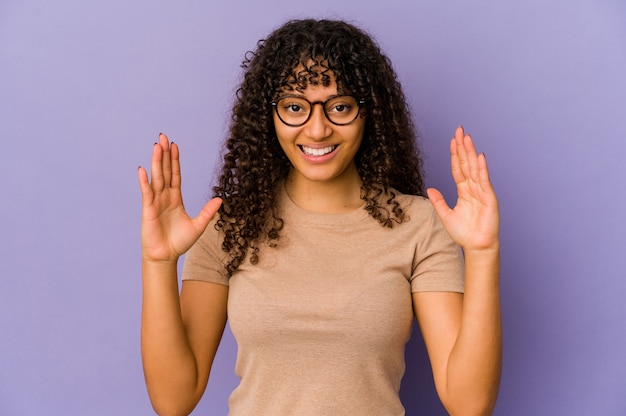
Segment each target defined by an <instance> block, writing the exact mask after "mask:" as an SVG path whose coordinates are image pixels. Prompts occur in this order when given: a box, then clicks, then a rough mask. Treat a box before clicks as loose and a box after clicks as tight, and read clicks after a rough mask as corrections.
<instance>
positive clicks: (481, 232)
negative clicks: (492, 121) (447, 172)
mask: <svg viewBox="0 0 626 416" xmlns="http://www.w3.org/2000/svg"><path fill="white" fill-rule="evenodd" d="M450 156H451V166H452V176H453V178H454V182H455V183H456V186H457V192H458V199H457V202H456V206H455V207H454V208H450V207H449V206H448V205H447V204H446V202H445V200H444V199H443V196H442V195H441V193H440V192H439V191H437V190H436V189H429V190H428V196H429V198H430V200H431V202H432V204H433V207H434V208H435V210H436V211H437V214H438V215H439V217H440V218H441V222H442V223H443V225H444V227H445V228H446V230H447V231H448V234H450V236H451V237H452V239H454V241H456V242H457V243H458V244H459V245H461V246H462V247H463V248H464V249H465V250H474V249H475V250H480V249H486V248H491V247H493V246H494V245H495V244H497V243H498V233H499V213H498V200H497V198H496V195H495V192H494V190H493V187H492V185H491V182H490V180H489V172H488V170H487V161H486V160H485V156H484V154H480V155H478V154H477V153H476V149H475V148H474V144H473V142H472V139H471V137H470V136H469V135H465V133H464V131H463V128H462V127H460V126H459V127H458V128H457V130H456V132H455V135H454V138H453V139H452V142H451V143H450Z"/></svg>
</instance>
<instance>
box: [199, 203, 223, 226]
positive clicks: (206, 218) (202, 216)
mask: <svg viewBox="0 0 626 416" xmlns="http://www.w3.org/2000/svg"><path fill="white" fill-rule="evenodd" d="M220 205H222V199H221V198H213V199H211V200H210V201H209V202H207V203H206V204H205V205H204V207H203V208H202V210H201V211H200V213H199V214H198V216H197V217H196V218H194V219H193V222H194V224H195V226H196V228H197V229H198V231H199V232H203V231H204V229H205V228H206V226H207V225H209V222H210V221H211V219H213V217H214V216H215V213H216V212H217V210H218V209H219V208H220Z"/></svg>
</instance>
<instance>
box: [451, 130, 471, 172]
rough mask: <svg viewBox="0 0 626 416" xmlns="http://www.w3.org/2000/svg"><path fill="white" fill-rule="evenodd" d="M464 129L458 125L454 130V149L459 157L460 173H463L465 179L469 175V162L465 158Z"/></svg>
mask: <svg viewBox="0 0 626 416" xmlns="http://www.w3.org/2000/svg"><path fill="white" fill-rule="evenodd" d="M464 140H465V131H464V129H463V126H459V127H457V128H456V131H455V132H454V141H455V143H456V151H457V157H458V159H459V169H460V171H461V174H462V175H463V180H465V179H467V178H468V177H469V176H470V173H469V164H468V160H467V157H468V156H467V151H466V149H465V144H464Z"/></svg>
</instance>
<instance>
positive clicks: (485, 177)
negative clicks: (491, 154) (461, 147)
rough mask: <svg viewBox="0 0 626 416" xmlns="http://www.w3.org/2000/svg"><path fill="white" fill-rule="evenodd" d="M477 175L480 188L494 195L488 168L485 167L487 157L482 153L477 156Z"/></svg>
mask: <svg viewBox="0 0 626 416" xmlns="http://www.w3.org/2000/svg"><path fill="white" fill-rule="evenodd" d="M478 177H479V183H480V188H481V189H482V190H483V191H484V192H487V193H489V194H493V195H495V191H494V189H493V185H492V184H491V179H490V177H489V168H488V167H487V158H486V157H485V154H484V153H481V154H480V155H479V156H478Z"/></svg>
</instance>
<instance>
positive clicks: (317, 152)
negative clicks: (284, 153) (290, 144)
mask: <svg viewBox="0 0 626 416" xmlns="http://www.w3.org/2000/svg"><path fill="white" fill-rule="evenodd" d="M298 147H299V148H300V150H301V151H302V153H304V154H305V155H307V156H318V157H319V156H324V155H327V154H329V153H332V152H333V151H334V150H335V149H336V148H337V145H331V146H326V147H321V148H312V147H307V146H302V145H299V146H298Z"/></svg>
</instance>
